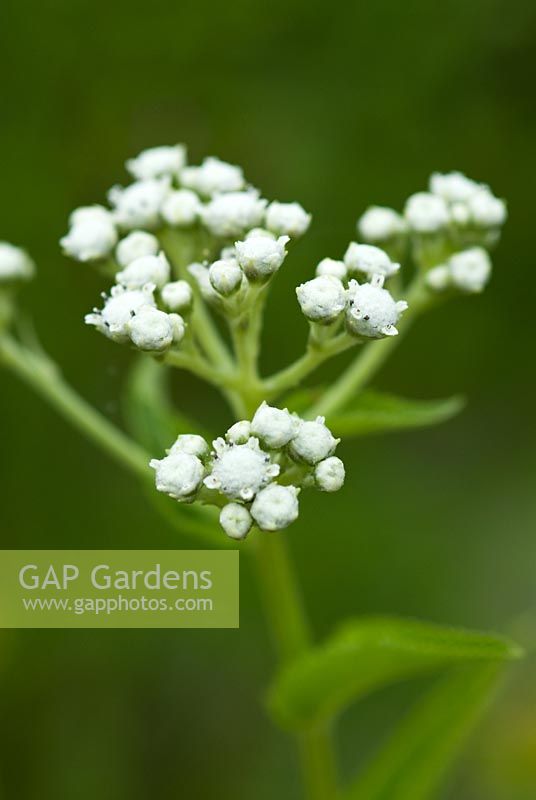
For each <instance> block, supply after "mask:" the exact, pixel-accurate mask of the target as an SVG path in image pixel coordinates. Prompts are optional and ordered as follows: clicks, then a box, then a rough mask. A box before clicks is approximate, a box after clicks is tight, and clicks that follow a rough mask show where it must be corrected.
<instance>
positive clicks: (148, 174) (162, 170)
mask: <svg viewBox="0 0 536 800" xmlns="http://www.w3.org/2000/svg"><path fill="white" fill-rule="evenodd" d="M185 163H186V148H185V147H184V145H183V144H177V145H175V146H174V147H150V148H148V149H147V150H142V152H141V153H140V154H139V155H138V156H136V158H131V159H129V160H128V161H127V162H126V168H127V170H128V171H129V172H130V174H131V175H133V176H134V178H136V179H137V180H147V179H148V178H162V177H163V176H164V175H172V176H174V177H176V176H178V174H179V172H180V171H181V169H182V168H183V167H184V164H185Z"/></svg>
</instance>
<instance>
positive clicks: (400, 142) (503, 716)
mask: <svg viewBox="0 0 536 800" xmlns="http://www.w3.org/2000/svg"><path fill="white" fill-rule="evenodd" d="M535 35H536V7H535V5H534V3H533V2H531V0H508V2H507V0H470V2H468V0H445V2H443V3H441V4H437V3H430V2H427V1H426V0H409V1H408V2H406V3H400V2H396V1H395V0H376V2H357V3H337V2H335V3H330V4H326V3H318V2H311V0H309V2H304V1H302V0H285V2H282V0H272V2H271V3H269V4H261V3H255V4H253V3H251V4H250V3H247V2H244V0H238V2H234V3H232V4H231V3H225V4H224V3H222V4H220V5H216V4H207V3H203V2H190V1H189V0H187V1H186V2H183V3H171V2H166V0H153V2H152V3H150V4H146V3H139V2H135V0H134V1H133V0H130V2H128V3H127V2H125V1H124V0H117V1H116V2H114V3H110V2H103V0H91V1H90V0H70V1H69V2H68V1H67V0H41V2H36V1H35V0H33V2H32V1H30V2H20V0H18V1H17V2H15V0H4V2H3V3H2V5H1V7H0V65H1V69H0V75H1V78H0V80H1V86H2V100H1V104H0V153H1V163H2V180H1V186H2V191H1V192H0V238H2V239H7V240H9V241H13V242H15V243H17V244H24V245H25V246H26V247H28V249H29V250H30V251H31V253H32V254H33V256H34V257H35V259H36V260H37V261H38V264H39V278H38V280H37V281H36V282H35V283H34V284H33V285H32V286H31V287H29V288H28V289H27V290H26V293H25V297H24V302H25V304H26V307H27V308H28V309H29V310H31V313H32V315H33V317H34V319H35V322H36V325H37V328H38V330H39V332H40V335H41V337H42V340H43V342H44V344H45V346H46V348H47V349H48V350H49V352H51V353H52V354H53V355H54V357H55V358H56V359H57V361H58V362H59V363H60V364H61V365H62V367H63V369H64V372H65V374H66V376H67V377H68V378H69V379H70V380H71V381H72V383H73V384H74V385H75V386H76V387H77V388H79V390H80V391H81V392H82V393H83V394H84V395H85V396H86V397H88V398H90V399H91V400H92V401H93V402H94V403H95V404H96V405H97V406H98V407H99V408H100V409H101V410H103V411H104V412H105V413H106V414H108V415H110V416H111V417H114V418H116V417H118V414H119V397H120V392H121V387H122V385H123V383H124V378H125V374H126V369H127V366H128V364H129V362H130V360H131V355H130V354H129V353H128V352H127V351H125V350H124V349H121V348H119V347H116V346H114V345H113V344H111V343H110V342H107V341H106V340H105V339H104V338H103V337H99V336H97V335H95V333H94V332H93V331H92V330H90V329H89V328H87V327H85V326H84V325H83V324H82V318H83V314H84V313H85V312H86V311H87V310H89V309H90V307H91V306H93V305H94V303H95V302H96V300H97V298H98V293H99V291H101V290H102V289H103V288H105V283H104V282H103V280H102V279H101V278H99V276H98V275H97V274H96V273H94V272H93V271H92V270H91V269H90V268H87V267H84V266H81V265H77V264H73V263H70V262H68V261H67V260H66V259H65V258H63V257H62V255H61V254H60V252H59V247H58V239H59V237H60V235H62V234H63V233H64V231H65V228H66V219H67V215H68V213H69V211H70V210H71V209H72V208H74V207H75V206H77V205H80V204H85V203H92V202H100V201H101V200H102V199H103V197H104V194H105V191H106V190H107V188H108V187H109V186H110V185H111V184H112V183H115V182H120V181H124V180H126V175H125V172H124V170H123V167H122V164H123V162H124V160H125V158H126V157H129V156H132V155H134V154H136V153H137V152H138V151H139V150H140V149H142V148H144V147H147V146H151V145H155V144H164V143H166V144H167V143H169V144H171V143H174V142H176V141H184V142H186V143H187V144H188V147H189V151H190V157H191V160H192V161H197V160H199V159H201V158H202V157H203V156H204V155H207V154H216V155H219V156H220V157H222V158H224V159H226V160H229V161H231V162H235V163H240V164H242V165H243V166H244V169H245V171H246V174H247V176H248V177H249V179H250V180H251V181H252V182H253V183H254V184H255V185H258V186H260V187H261V188H262V190H263V192H264V193H265V195H266V196H268V197H271V198H277V199H280V200H294V199H297V200H299V201H300V202H302V203H303V205H304V206H305V207H306V208H307V209H308V210H310V211H312V212H313V214H314V223H313V225H312V228H311V230H310V232H309V234H308V236H307V237H305V239H304V240H303V241H302V242H301V243H300V245H299V248H297V249H296V251H295V252H294V253H293V256H292V259H291V260H290V261H289V262H287V264H286V267H285V269H284V270H283V271H282V272H281V274H280V276H279V278H278V281H277V284H276V286H275V288H274V292H273V297H272V304H271V307H270V312H269V315H268V329H267V336H266V344H267V345H268V348H267V349H268V352H267V355H266V359H265V365H266V368H267V369H268V368H270V367H276V366H279V365H281V364H282V363H284V362H285V361H286V360H287V359H288V358H289V356H291V355H294V354H298V352H299V351H300V348H301V346H302V341H303V339H304V336H305V325H304V322H303V319H302V318H300V315H299V314H298V313H297V309H296V302H295V297H294V291H293V287H294V286H295V285H296V284H297V282H299V281H301V280H303V279H304V278H306V277H307V276H310V275H311V273H312V269H313V267H314V265H315V264H316V262H317V261H318V260H319V258H320V257H322V256H325V255H331V256H333V257H339V256H340V254H341V253H342V250H343V247H344V246H345V244H346V243H347V241H348V240H349V239H350V238H351V237H352V236H353V233H354V225H355V220H356V218H357V216H358V214H359V213H361V212H362V211H363V210H364V208H365V207H366V205H368V204H369V203H371V202H374V203H380V204H388V205H393V206H395V207H400V206H401V204H402V202H403V200H404V198H405V196H407V195H408V194H409V193H411V192H413V191H417V190H419V189H421V188H424V187H425V184H426V180H427V176H428V174H429V173H430V172H431V171H432V170H449V169H453V168H457V169H461V170H463V171H465V172H467V173H468V174H469V175H470V176H471V177H473V178H476V179H479V180H484V181H486V182H489V183H490V185H491V186H492V188H493V190H494V191H495V193H496V194H498V195H499V196H502V197H505V198H507V200H508V205H509V213H510V220H509V222H508V224H507V226H506V229H505V233H504V237H503V240H502V242H501V245H500V247H499V249H498V251H497V252H496V254H495V257H494V264H495V274H494V279H493V283H492V285H491V286H490V288H489V290H488V291H487V292H486V293H485V295H483V296H482V297H479V298H476V299H471V300H460V301H457V302H455V303H453V304H451V305H449V306H448V307H446V308H444V309H443V310H441V311H439V312H437V313H435V314H434V315H433V317H430V318H429V319H427V320H425V321H423V322H422V323H420V324H419V325H418V326H417V327H416V328H415V330H414V331H413V332H412V334H411V336H409V337H408V339H407V341H406V342H405V343H404V346H403V348H401V350H400V351H399V352H398V353H397V355H396V358H395V359H394V361H393V362H392V363H391V364H390V365H389V367H388V368H387V369H385V370H384V372H383V373H382V374H381V375H380V376H379V378H378V381H377V385H378V386H380V387H383V388H386V389H389V390H393V391H396V392H399V393H400V394H404V395H407V396H410V397H423V398H434V397H442V396H447V395H449V394H452V393H456V392H464V393H466V394H467V396H468V399H469V404H468V407H467V409H466V410H465V411H464V412H463V413H462V415H461V416H459V417H458V418H457V419H456V420H454V421H453V422H450V423H448V424H447V425H444V426H442V427H439V428H437V429H433V430H432V429H430V430H425V431H422V432H417V433H407V434H403V435H402V434H399V435H391V436H385V437H374V438H372V437H371V438H366V439H362V440H354V441H349V442H346V443H344V445H343V446H342V447H341V449H342V455H343V458H344V459H345V461H346V462H347V467H348V472H349V479H348V481H347V485H346V486H345V488H344V490H343V492H341V494H340V495H339V496H337V497H333V498H330V497H325V496H324V497H319V496H317V497H315V496H314V495H313V496H308V497H307V500H306V502H304V503H303V511H302V515H301V517H300V520H299V521H298V523H296V524H295V525H294V526H293V527H292V529H291V530H290V531H289V532H288V538H289V540H290V542H291V546H292V550H293V555H294V558H295V560H296V562H297V564H298V568H299V571H300V574H301V577H302V580H303V588H304V594H305V598H306V602H307V606H308V608H309V609H310V611H311V614H312V616H313V618H314V620H315V626H316V630H317V632H318V634H319V635H323V634H325V633H327V632H328V631H329V630H330V629H331V628H332V626H333V625H334V624H335V623H336V622H337V621H338V620H339V619H341V618H342V617H345V616H348V615H350V614H356V613H361V612H371V611H374V612H394V613H398V614H407V615H415V616H418V617H421V618H427V619H430V620H434V621H438V622H449V623H452V624H459V625H466V626H472V627H478V628H484V629H488V628H489V629H495V630H497V631H500V632H503V633H510V634H513V635H517V636H518V637H520V638H521V639H523V640H524V641H527V640H530V639H531V638H532V637H533V638H536V635H534V631H535V630H536V625H535V624H534V622H533V620H534V617H533V614H534V613H535V608H534V604H535V575H536V537H535V536H534V531H535V524H534V523H535V519H536V512H535V507H534V478H535V456H534V452H535V450H534V439H535V433H534V422H533V421H534V387H535V375H534V369H533V365H534V357H533V354H532V348H531V339H532V336H533V324H534V323H533V317H534V296H533V293H532V290H533V285H534V278H533V273H534V263H533V262H534V255H533V242H534V220H533V215H534V196H533V193H534V172H533V171H532V169H533V167H534V162H535V160H534V152H533V151H534V142H535V140H536V112H535V106H534V95H533V91H534V79H535V76H536V70H535V65H536V59H535V51H534V45H535ZM531 171H532V174H531ZM291 351H292V352H291ZM328 374H329V370H328ZM0 381H1V391H0V437H1V438H0V454H1V470H2V472H1V484H0V485H1V487H2V488H1V491H2V501H1V504H0V520H1V533H2V539H1V545H2V547H4V548H9V547H13V548H15V547H17V548H38V547H42V548H45V547H46V548H53V547H56V548H60V547H66V548H67V547H80V548H112V547H113V548H120V547H125V548H134V547H146V548H148V547H155V548H156V547H164V548H174V547H177V548H178V547H181V546H186V547H191V546H194V543H193V542H192V540H191V539H187V538H181V537H180V536H179V535H178V534H177V532H176V531H174V530H172V529H171V528H168V527H166V524H165V523H164V522H163V521H162V520H161V519H160V518H159V517H157V516H156V515H155V514H154V513H153V511H152V509H151V508H150V506H149V505H148V504H147V503H146V500H145V498H144V496H143V494H142V493H141V492H140V490H139V487H138V484H137V483H136V482H135V481H134V480H133V479H132V478H131V477H130V476H129V475H127V474H123V473H122V472H120V471H119V469H118V468H117V467H116V465H115V464H113V463H111V461H110V460H109V459H108V458H107V457H106V456H105V455H104V454H102V453H101V452H99V451H97V450H96V449H95V448H94V447H93V445H92V444H90V443H88V442H86V441H84V440H83V439H82V438H81V437H80V435H79V434H78V433H77V432H76V431H74V430H72V429H71V428H69V427H68V426H67V425H66V424H65V423H64V422H63V421H62V420H61V419H60V418H58V417H57V416H56V414H55V413H54V412H52V411H51V410H49V408H48V407H45V406H44V404H43V403H42V402H41V401H40V400H39V399H37V398H36V397H35V396H33V395H32V394H30V392H29V391H28V390H27V389H26V388H24V387H23V386H22V385H21V384H19V383H18V382H17V381H16V380H15V379H14V378H13V377H12V376H11V375H7V374H5V373H2V374H1V375H0ZM176 393H177V396H179V395H182V394H185V395H187V397H188V403H189V405H190V406H194V405H195V407H196V409H197V413H198V414H199V415H200V416H202V417H203V419H204V420H205V421H209V422H210V423H211V424H213V426H214V427H215V428H216V429H218V428H219V427H221V426H223V425H225V424H226V423H227V421H228V417H227V412H226V409H225V408H224V407H223V406H222V405H221V404H220V403H219V401H218V398H217V397H216V396H215V395H214V394H213V393H212V392H209V391H205V389H204V388H203V387H202V386H201V385H200V384H198V383H197V382H194V381H193V380H187V379H186V378H185V377H183V378H180V380H179V381H178V382H177V385H176ZM241 618H242V619H241V628H240V630H239V631H230V632H226V631H210V632H202V631H191V632H189V631H182V632H176V631H163V632H162V631H152V632H148V631H139V632H136V631H134V632H129V631H115V632H112V631H109V632H108V631H105V632H99V631H88V632H77V631H41V632H39V631H35V632H31V631H29V632H19V633H15V632H12V633H6V632H4V634H2V637H1V640H0V681H1V683H0V692H1V695H0V697H1V699H0V705H1V711H2V720H3V724H2V728H1V730H2V732H1V734H0V735H1V740H2V741H1V752H2V759H1V760H2V766H1V771H0V786H1V788H2V790H3V796H4V797H6V798H15V797H16V798H17V799H18V800H33V798H37V797H39V798H40V800H52V798H54V800H56V798H71V797H76V798H77V799H79V800H86V798H87V800H89V798H91V800H93V798H95V797H99V798H100V800H112V799H113V800H123V799H125V800H126V799H127V798H128V800H148V798H151V799H152V798H157V797H169V798H172V797H179V796H190V797H196V798H197V797H202V798H216V797H217V798H228V797H229V798H231V797H233V798H237V797H238V798H250V797H255V798H256V799H257V800H268V798H273V797H275V796H278V797H281V798H295V797H297V796H298V778H297V773H296V771H295V768H294V761H293V755H294V754H293V750H292V748H291V746H290V745H289V743H288V742H287V741H285V739H284V738H282V737H281V736H280V735H279V733H278V732H277V731H275V730H274V729H273V728H272V726H271V724H270V723H269V722H268V721H267V720H266V718H265V716H264V713H263V708H262V703H261V700H260V691H259V690H260V688H261V687H263V686H265V685H266V682H267V680H268V677H269V675H270V672H271V669H272V668H273V666H274V664H273V656H272V653H271V648H270V643H269V640H268V636H267V633H266V630H265V626H264V622H263V620H262V617H261V609H260V604H259V601H258V597H257V593H256V589H255V585H254V581H253V576H252V575H251V574H249V572H248V569H247V567H246V565H245V563H244V565H243V570H242V581H241ZM420 688H422V687H421V686H419V685H417V684H416V685H415V686H414V685H411V686H410V685H407V686H403V687H399V688H398V689H397V690H396V691H390V692H385V693H383V694H381V695H379V696H377V697H375V698H374V699H373V700H371V701H369V702H367V703H366V704H362V705H361V706H360V707H359V708H356V709H353V710H352V711H351V712H349V713H348V714H347V715H346V716H345V717H344V719H343V721H342V725H341V727H340V747H341V751H342V753H343V761H344V769H345V771H352V770H354V769H355V768H356V767H357V766H358V765H359V763H361V761H362V759H363V758H365V757H366V755H367V754H368V753H369V752H370V751H371V749H372V748H373V747H374V746H375V744H376V743H377V742H379V741H381V739H382V737H383V736H384V735H385V733H386V731H387V730H388V729H389V726H390V724H391V723H392V722H393V720H394V719H396V718H397V717H398V716H399V715H400V714H401V713H402V712H403V711H404V709H405V707H406V706H407V705H408V703H409V702H410V700H411V699H412V697H413V696H414V694H415V692H417V691H419V690H420ZM535 796H536V683H535V682H534V680H533V675H532V673H531V666H530V661H529V662H526V663H525V665H524V666H522V667H520V668H518V669H517V671H514V673H513V675H512V680H511V681H510V684H509V685H508V687H507V688H506V690H505V691H504V692H503V694H502V697H501V698H500V702H499V703H498V704H497V705H496V707H495V709H494V711H493V713H492V714H491V715H490V716H489V717H488V718H487V721H486V724H485V725H484V726H483V728H482V729H481V732H480V734H479V736H477V737H475V738H474V739H473V742H472V746H471V748H470V749H469V750H468V752H467V755H466V757H465V759H464V761H463V763H462V765H461V766H460V768H459V769H458V771H457V775H456V776H455V778H454V779H453V780H452V781H451V784H450V787H449V788H447V790H446V792H445V795H444V797H445V798H449V799H450V800H453V798H456V800H530V798H534V797H535Z"/></svg>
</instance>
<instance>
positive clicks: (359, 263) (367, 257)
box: [344, 242, 400, 278]
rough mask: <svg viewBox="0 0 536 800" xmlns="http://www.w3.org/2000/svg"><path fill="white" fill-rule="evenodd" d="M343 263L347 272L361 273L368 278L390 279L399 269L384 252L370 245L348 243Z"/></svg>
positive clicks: (398, 265)
mask: <svg viewBox="0 0 536 800" xmlns="http://www.w3.org/2000/svg"><path fill="white" fill-rule="evenodd" d="M344 263H345V264H346V267H347V269H348V272H350V273H352V272H361V273H363V274H364V275H366V276H367V277H369V278H371V277H372V276H373V275H383V277H384V278H390V277H391V275H394V274H395V273H397V272H398V270H399V269H400V264H394V263H393V262H392V261H391V259H390V258H389V256H388V255H387V253H386V252H385V251H384V250H381V249H380V248H379V247H374V245H371V244H357V242H350V244H349V245H348V249H347V250H346V253H345V254H344Z"/></svg>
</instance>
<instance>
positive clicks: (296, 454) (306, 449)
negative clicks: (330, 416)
mask: <svg viewBox="0 0 536 800" xmlns="http://www.w3.org/2000/svg"><path fill="white" fill-rule="evenodd" d="M324 423H325V419H324V417H317V418H316V420H314V422H302V423H301V425H300V426H299V428H298V433H297V434H296V436H295V437H294V439H293V440H292V441H291V443H290V445H289V452H290V455H291V456H292V458H295V459H296V460H297V461H304V462H305V463H306V464H318V462H319V461H323V460H324V459H325V458H327V457H328V456H330V455H331V454H332V453H333V451H334V450H335V448H336V447H337V445H338V444H339V442H340V439H335V438H334V436H333V434H332V433H331V431H330V429H329V428H328V427H327V425H325V424H324Z"/></svg>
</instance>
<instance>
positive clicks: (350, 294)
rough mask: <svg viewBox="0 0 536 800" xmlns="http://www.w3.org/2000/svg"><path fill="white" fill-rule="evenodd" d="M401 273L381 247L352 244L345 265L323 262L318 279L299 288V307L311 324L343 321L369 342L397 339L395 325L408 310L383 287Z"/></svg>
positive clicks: (339, 262)
mask: <svg viewBox="0 0 536 800" xmlns="http://www.w3.org/2000/svg"><path fill="white" fill-rule="evenodd" d="M399 269H400V265H399V264H396V263H393V262H392V261H391V259H390V258H389V256H388V255H387V253H386V252H384V251H383V250H381V249H380V248H379V247H375V246H373V245H369V244H357V243H356V242H351V243H350V245H349V246H348V249H347V250H346V253H345V254H344V259H343V260H342V261H336V260H335V259H332V258H324V259H323V260H322V261H321V262H320V263H319V264H318V266H317V268H316V278H313V279H312V280H310V281H307V282H306V283H302V284H301V286H298V287H297V289H296V294H297V297H298V303H299V304H300V307H301V310H302V312H303V314H304V315H305V317H307V319H308V320H309V321H310V322H314V323H317V324H319V325H333V324H337V323H342V322H343V321H344V323H345V325H346V330H347V331H348V332H349V333H351V334H353V335H355V336H358V337H364V338H368V339H381V338H383V337H384V336H396V334H397V333H398V331H397V328H396V323H397V322H398V319H399V317H400V314H401V313H402V312H403V311H405V310H406V308H407V307H408V306H407V303H406V302H405V301H404V300H398V301H397V300H395V299H394V298H393V296H392V295H391V293H390V292H389V291H387V289H384V288H383V284H384V281H385V280H386V279H387V278H390V277H391V276H393V275H395V274H396V273H397V272H398V270H399ZM354 275H357V276H359V277H361V276H364V277H365V278H366V279H367V280H366V282H361V283H359V282H358V280H356V279H355V278H351V276H354ZM349 278H351V279H350V280H349Z"/></svg>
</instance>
